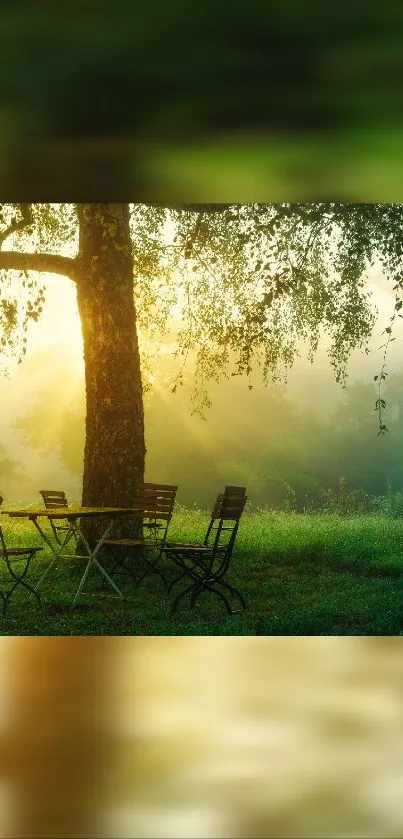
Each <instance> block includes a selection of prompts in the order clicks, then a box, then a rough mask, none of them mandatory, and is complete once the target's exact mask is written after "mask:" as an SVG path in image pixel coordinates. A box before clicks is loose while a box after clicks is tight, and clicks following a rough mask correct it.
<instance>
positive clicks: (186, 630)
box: [0, 508, 403, 635]
mask: <svg viewBox="0 0 403 839" xmlns="http://www.w3.org/2000/svg"><path fill="white" fill-rule="evenodd" d="M208 521H209V515H208V513H206V512H203V511H200V510H186V509H184V508H179V509H177V511H176V512H175V514H174V516H173V519H172V522H171V526H170V531H169V539H170V540H172V541H202V539H203V536H204V532H205V529H206V527H207V524H208ZM0 523H1V525H2V528H3V532H4V535H5V538H6V542H7V545H8V546H9V547H16V546H18V545H24V546H30V545H40V544H41V540H40V538H39V534H37V532H36V531H35V529H34V526H33V524H32V523H30V522H27V521H20V520H16V519H10V518H8V517H7V516H1V521H0ZM49 560H50V552H49V551H48V549H44V550H43V551H41V552H40V553H39V554H38V555H37V557H36V559H35V560H33V562H32V564H31V567H30V571H29V577H27V579H30V580H31V581H34V580H35V579H39V577H40V575H41V574H42V573H43V570H44V568H45V567H46V564H47V563H48V562H49ZM104 564H105V567H106V568H107V567H108V565H107V563H106V561H104ZM163 565H164V568H165V570H166V576H167V577H168V579H173V578H174V577H176V576H177V574H178V569H177V568H176V566H175V565H173V564H171V563H170V562H169V560H167V559H165V560H164V561H163ZM2 566H3V567H2V571H1V581H2V582H1V584H2V588H3V589H4V588H7V587H9V577H8V572H7V569H6V568H5V564H4V562H3V563H2ZM83 570H84V560H77V559H72V560H71V561H69V560H68V559H64V560H61V561H60V564H59V566H58V567H57V568H56V569H54V570H53V571H52V572H51V573H50V574H49V575H48V577H47V578H46V579H45V580H44V582H43V584H42V586H41V590H40V591H41V597H42V603H43V608H42V609H41V608H40V607H39V606H38V605H37V604H36V602H35V600H34V598H33V597H31V596H30V595H29V593H28V592H26V591H25V590H23V589H22V588H21V587H20V588H19V589H18V590H17V592H16V594H15V595H14V596H13V598H12V599H11V601H10V604H9V607H8V610H7V614H6V617H2V618H1V621H2V623H1V627H2V629H1V634H2V635H102V634H106V635H399V634H403V522H402V519H401V518H399V517H397V518H393V517H389V516H386V515H379V514H378V515H375V514H360V515H355V516H341V515H338V514H332V513H315V514H298V513H288V512H271V511H259V512H249V513H247V514H245V515H244V517H243V519H241V523H240V527H239V531H238V536H237V540H236V543H235V549H234V553H233V556H232V562H231V566H230V570H229V572H228V581H229V582H232V583H233V584H234V585H235V586H236V587H237V588H239V589H240V591H241V592H242V593H243V595H244V597H245V599H246V601H247V604H248V609H247V610H246V611H241V612H237V613H236V614H234V615H231V616H230V615H227V613H226V610H225V607H224V605H223V604H222V603H221V601H220V600H219V598H217V597H216V596H214V595H209V594H207V593H204V594H203V595H202V596H201V597H200V598H199V600H198V601H197V603H196V607H195V608H194V609H193V610H191V611H190V610H188V598H187V597H184V598H183V599H182V600H181V602H180V606H179V611H178V612H177V613H176V614H175V615H173V616H172V617H170V614H169V611H170V605H171V603H172V601H173V598H174V597H175V596H176V594H177V593H179V586H180V585H182V584H181V583H179V584H178V586H176V587H174V589H173V590H172V592H171V593H170V594H169V595H167V594H166V593H165V591H164V587H163V584H162V581H161V580H160V579H159V577H158V576H157V575H155V574H149V575H148V576H147V577H146V578H145V580H144V581H143V582H142V583H141V584H140V586H139V587H138V589H137V590H135V589H134V584H133V581H132V580H131V579H130V578H127V579H124V578H122V577H118V578H116V580H117V583H118V585H119V586H120V587H123V589H124V591H125V594H126V595H127V598H128V599H127V600H125V601H124V602H122V601H121V600H119V598H117V597H115V595H114V594H113V591H112V589H109V588H107V589H105V588H104V587H103V586H102V579H101V577H100V575H98V573H97V572H96V571H93V572H91V575H90V577H89V578H88V579H87V582H86V585H85V589H84V593H83V594H82V595H81V598H80V599H79V601H78V604H77V606H76V607H75V609H74V610H70V608H69V606H70V604H71V602H72V599H73V597H74V594H75V591H76V589H77V586H78V584H79V581H80V579H81V576H82V573H83ZM184 585H185V584H184ZM233 606H234V608H236V609H237V608H238V603H237V602H235V600H234V601H233Z"/></svg>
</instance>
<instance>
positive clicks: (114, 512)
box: [0, 506, 143, 519]
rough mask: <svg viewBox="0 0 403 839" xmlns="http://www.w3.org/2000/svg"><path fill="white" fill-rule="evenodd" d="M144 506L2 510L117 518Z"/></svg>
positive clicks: (32, 514) (15, 513) (54, 516)
mask: <svg viewBox="0 0 403 839" xmlns="http://www.w3.org/2000/svg"><path fill="white" fill-rule="evenodd" d="M142 510H143V507H141V506H139V507H138V508H137V507H57V508H56V507H55V508H47V507H38V508H36V509H35V508H33V509H27V508H25V509H23V510H1V511H0V512H1V513H2V514H3V515H5V516H10V518H29V519H38V518H40V517H44V518H47V519H77V518H96V517H100V516H107V517H108V518H116V517H117V516H121V515H130V514H132V515H133V514H136V513H137V514H140V515H141V513H142Z"/></svg>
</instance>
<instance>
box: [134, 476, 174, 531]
mask: <svg viewBox="0 0 403 839" xmlns="http://www.w3.org/2000/svg"><path fill="white" fill-rule="evenodd" d="M177 491H178V487H177V486H173V485H172V484H151V483H141V484H137V486H136V489H135V492H134V499H133V501H134V504H136V505H137V504H139V505H141V506H142V507H143V511H144V513H145V514H147V513H149V518H152V519H162V520H164V521H167V522H169V521H170V520H171V518H172V513H173V509H174V505H175V498H176V493H177ZM147 518H148V516H147Z"/></svg>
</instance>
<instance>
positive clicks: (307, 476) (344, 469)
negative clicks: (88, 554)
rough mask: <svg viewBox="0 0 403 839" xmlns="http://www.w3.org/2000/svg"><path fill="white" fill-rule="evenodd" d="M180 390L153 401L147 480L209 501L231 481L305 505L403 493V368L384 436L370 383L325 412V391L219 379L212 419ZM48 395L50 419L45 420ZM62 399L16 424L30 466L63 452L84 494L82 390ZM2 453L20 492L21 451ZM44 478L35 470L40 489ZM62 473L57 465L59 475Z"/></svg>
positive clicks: (394, 384) (358, 502)
mask: <svg viewBox="0 0 403 839" xmlns="http://www.w3.org/2000/svg"><path fill="white" fill-rule="evenodd" d="M182 393H183V397H182V396H181V397H179V396H173V395H171V394H170V392H169V391H167V390H162V389H160V390H156V391H154V392H152V393H150V394H148V395H147V404H146V444H147V456H146V479H148V480H152V481H160V482H167V483H175V484H178V485H179V493H178V501H179V503H180V504H183V505H185V506H188V507H192V506H193V505H194V504H195V505H197V506H199V507H202V508H203V509H208V508H209V507H210V505H211V502H212V499H213V497H214V495H215V494H216V492H217V488H219V487H221V486H222V485H224V484H226V483H229V484H241V485H245V486H246V487H247V489H248V496H249V499H250V502H251V504H252V506H253V507H270V508H274V509H295V510H300V511H302V510H306V509H319V508H322V509H323V508H325V509H331V508H332V506H333V507H334V506H335V505H336V506H337V505H338V508H339V509H343V505H344V507H346V505H347V506H348V505H350V506H351V505H352V506H353V507H354V505H355V506H356V507H361V508H365V509H367V508H368V509H369V508H370V507H371V504H372V506H373V503H374V502H373V500H372V501H371V499H374V498H378V499H382V498H385V497H390V496H391V494H393V493H394V494H395V497H396V498H397V495H396V493H402V492H403V421H402V420H403V373H399V374H397V375H396V374H395V375H393V376H392V375H391V376H390V377H389V378H388V379H387V382H386V383H385V386H384V389H383V393H382V397H383V398H384V399H385V400H386V412H385V422H386V425H387V428H388V432H387V434H385V435H384V436H378V430H379V429H378V418H377V414H376V411H375V400H376V399H377V396H378V394H377V388H376V386H375V384H372V383H369V384H368V383H367V384H364V383H360V382H358V383H355V384H352V385H350V386H348V387H347V389H346V390H345V391H344V392H342V394H341V395H342V401H341V402H340V403H339V404H338V405H337V406H335V408H334V410H333V413H332V414H331V415H330V416H329V415H328V417H327V418H325V413H324V411H323V404H322V405H321V404H320V395H318V393H317V392H316V394H315V398H314V401H313V402H312V406H311V409H310V410H306V409H305V408H300V407H298V405H297V404H296V403H295V402H293V401H291V400H290V399H289V398H288V397H287V396H285V395H284V394H283V393H282V392H281V390H280V389H279V388H276V387H272V386H269V387H267V388H263V387H256V388H253V389H252V390H248V388H247V386H246V385H244V384H243V383H241V382H240V381H239V382H233V383H231V385H228V386H227V385H223V386H217V387H216V388H214V392H213V393H212V407H211V408H209V409H208V410H207V411H206V419H205V420H203V419H201V418H200V417H198V416H192V415H191V413H190V408H189V401H188V399H187V394H186V387H184V388H183V389H182ZM50 402H51V403H52V405H53V407H52V412H53V416H52V419H53V424H52V427H51V426H50V425H49V422H47V421H46V419H47V418H48V416H49V404H50ZM57 405H58V400H57V399H56V398H55V396H54V394H53V392H52V393H51V392H49V394H46V395H43V397H42V398H41V400H40V402H38V403H37V405H36V406H34V408H32V409H30V410H29V412H28V413H27V414H26V415H25V416H24V417H21V418H19V419H18V420H17V422H16V428H17V430H18V431H19V434H20V435H21V439H22V440H23V442H24V443H25V445H26V446H27V447H28V448H27V461H26V464H25V465H26V466H27V468H28V470H29V467H28V461H29V448H31V450H32V449H33V450H36V451H37V452H38V451H39V452H41V454H42V456H43V463H44V466H45V465H46V458H47V457H48V453H49V452H52V453H53V455H54V454H57V455H58V456H59V458H60V462H61V464H63V466H64V468H65V469H67V470H68V472H69V474H70V475H71V476H72V478H73V480H74V482H77V492H76V495H77V497H79V495H80V481H81V469H82V457H83V449H84V396H83V394H82V395H80V394H78V395H75V397H74V401H72V402H71V404H69V405H66V404H64V406H63V407H62V408H60V409H59V410H58V408H57ZM3 454H4V457H3V466H5V467H8V468H6V470H5V472H7V471H8V476H7V474H4V470H1V458H0V471H3V475H0V484H3V483H4V485H5V491H4V492H3V493H2V494H4V496H5V497H6V494H7V492H6V491H7V488H8V479H10V488H11V494H12V495H14V496H16V487H17V485H16V484H15V479H16V478H17V475H16V470H17V473H18V469H17V466H18V464H16V463H15V461H14V462H13V463H11V461H10V460H8V456H10V457H12V456H13V452H4V453H3ZM11 467H13V468H11ZM12 472H14V474H15V478H13V475H12V474H11V473H12ZM52 474H53V472H52ZM73 476H74V477H73ZM39 479H40V478H39V476H38V475H35V481H36V482H35V492H36V491H37V489H38V487H37V481H38V480H39ZM341 479H343V480H342V481H341ZM60 480H61V478H60V477H58V475H57V474H55V475H54V481H55V483H57V484H59V483H60ZM340 481H341V483H340ZM6 484H7V486H6ZM57 488H59V487H57ZM1 489H2V486H0V490H1ZM3 489H4V488H3ZM24 495H26V493H24ZM16 497H17V496H16ZM18 497H22V496H21V495H20V494H18ZM377 503H378V502H377ZM379 503H383V502H381V501H379Z"/></svg>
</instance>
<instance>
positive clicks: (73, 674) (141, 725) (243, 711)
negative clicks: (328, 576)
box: [0, 637, 403, 839]
mask: <svg viewBox="0 0 403 839" xmlns="http://www.w3.org/2000/svg"><path fill="white" fill-rule="evenodd" d="M0 656H1V662H2V669H1V684H0V699H1V720H2V732H1V741H0V742H1V757H2V760H1V766H2V773H3V775H2V786H1V788H0V792H1V807H0V820H1V825H0V836H1V837H10V839H16V837H26V839H30V838H31V837H45V839H47V837H49V838H50V837H53V839H57V838H58V837H93V839H101V837H102V838H103V837H112V836H113V837H116V839H120V837H130V838H131V837H133V839H136V837H145V839H147V837H156V838H157V837H158V839H164V838H165V837H175V839H180V837H188V839H192V837H193V838H194V839H199V837H200V838H201V837H206V839H209V837H220V838H221V837H223V839H224V837H245V838H246V837H256V838H257V837H367V836H373V837H382V839H383V838H384V837H396V839H397V838H398V837H401V836H402V834H403V808H402V805H401V789H402V782H403V715H402V698H403V697H402V687H403V680H402V675H403V665H402V641H401V639H399V638H348V637H340V638H337V637H334V638H322V637H320V638H315V637H312V638H309V637H305V638H291V637H285V638H234V637H217V638H214V637H201V638H197V637H184V638H179V637H178V638H158V637H150V638H135V639H134V638H73V637H72V638H38V637H35V638H23V637H16V638H3V639H1V644H0Z"/></svg>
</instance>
